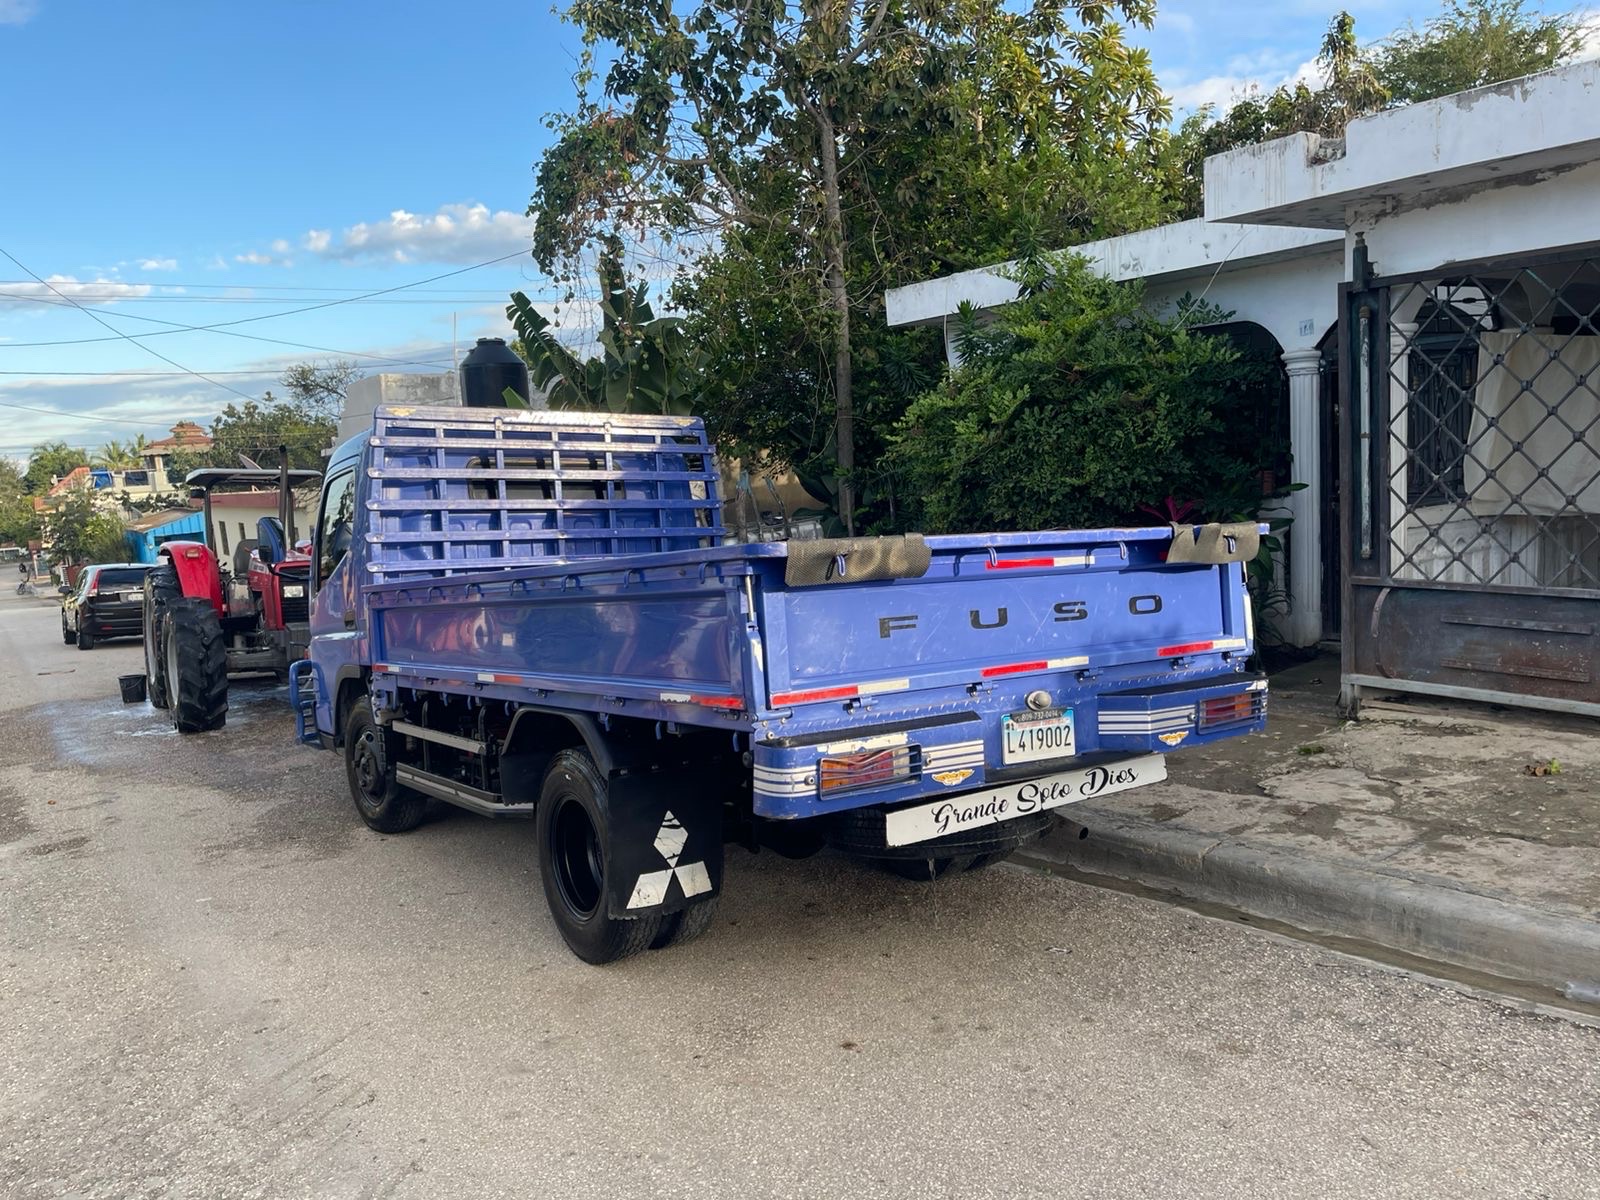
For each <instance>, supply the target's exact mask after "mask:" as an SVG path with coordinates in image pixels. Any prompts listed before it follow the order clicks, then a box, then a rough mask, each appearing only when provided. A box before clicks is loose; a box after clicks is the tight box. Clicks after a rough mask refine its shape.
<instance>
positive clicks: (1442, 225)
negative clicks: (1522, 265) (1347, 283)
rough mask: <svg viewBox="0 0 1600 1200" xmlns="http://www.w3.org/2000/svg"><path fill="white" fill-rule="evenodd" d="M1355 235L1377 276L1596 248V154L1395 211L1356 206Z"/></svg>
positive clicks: (1599, 221)
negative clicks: (1573, 164)
mask: <svg viewBox="0 0 1600 1200" xmlns="http://www.w3.org/2000/svg"><path fill="white" fill-rule="evenodd" d="M1596 99H1597V102H1600V97H1597V98H1596ZM1597 154H1600V151H1597ZM1357 233H1360V234H1361V235H1362V236H1363V237H1365V239H1366V243H1367V253H1368V255H1369V256H1370V258H1371V259H1372V263H1373V267H1374V269H1375V270H1376V271H1377V273H1378V274H1380V275H1405V274H1410V273H1412V272H1415V271H1431V270H1433V269H1434V268H1435V267H1441V266H1448V265H1449V264H1451V263H1458V262H1474V261H1479V260H1482V259H1487V258H1503V257H1512V256H1525V255H1535V254H1547V253H1552V252H1554V251H1558V250H1567V249H1572V248H1577V247H1584V246H1595V245H1600V159H1597V161H1594V162H1590V163H1588V164H1586V165H1584V166H1581V167H1577V168H1574V169H1572V170H1569V171H1563V172H1561V173H1558V174H1554V175H1549V176H1545V177H1541V178H1537V179H1529V180H1524V181H1522V182H1521V183H1518V184H1516V185H1512V186H1501V187H1487V188H1483V189H1480V190H1476V191H1473V192H1470V193H1468V194H1466V195H1462V196H1456V197H1453V198H1451V199H1450V200H1448V201H1441V202H1439V203H1435V204H1431V205H1428V206H1425V207H1420V208H1412V209H1407V210H1404V211H1401V212H1393V213H1388V212H1382V211H1376V210H1373V209H1363V208H1362V207H1357V208H1356V209H1355V211H1354V213H1353V214H1352V219H1351V231H1350V240H1351V244H1352V245H1353V243H1354V238H1355V235H1356V234H1357Z"/></svg>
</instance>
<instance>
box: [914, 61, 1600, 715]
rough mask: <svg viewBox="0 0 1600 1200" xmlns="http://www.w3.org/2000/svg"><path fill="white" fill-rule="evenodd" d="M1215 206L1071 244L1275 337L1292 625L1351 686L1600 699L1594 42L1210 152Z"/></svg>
mask: <svg viewBox="0 0 1600 1200" xmlns="http://www.w3.org/2000/svg"><path fill="white" fill-rule="evenodd" d="M1205 212H1206V219H1205V220H1203V221H1189V222H1183V223H1181V224H1176V225H1169V226H1165V227H1162V228H1158V229H1151V230H1147V231H1144V232H1142V233H1137V234H1132V235H1129V236H1126V237H1120V238H1112V239H1108V240H1106V241H1102V242H1096V243H1091V244H1089V245H1085V246H1079V247H1076V248H1075V249H1076V250H1077V251H1078V252H1080V253H1082V254H1085V255H1086V256H1087V257H1088V258H1089V259H1090V260H1091V262H1093V263H1095V264H1096V265H1097V266H1098V267H1099V269H1100V270H1102V271H1104V272H1105V273H1106V274H1108V275H1109V276H1111V277H1113V278H1117V279H1136V278H1137V279H1142V280H1144V281H1145V283H1146V288H1147V292H1148V295H1149V297H1150V300H1151V302H1152V303H1153V304H1156V305H1163V304H1170V303H1171V302H1173V301H1174V300H1176V299H1177V298H1178V297H1180V296H1182V295H1183V294H1184V293H1186V292H1187V293H1191V294H1193V295H1197V296H1200V295H1203V296H1204V297H1205V298H1206V299H1207V300H1208V301H1211V302H1214V303H1216V304H1217V305H1219V306H1221V307H1222V308H1224V309H1229V310H1232V311H1233V313H1234V316H1235V320H1237V321H1242V322H1251V323H1254V324H1255V325H1258V326H1260V327H1261V328H1262V329H1264V330H1265V331H1267V333H1269V334H1270V335H1271V336H1272V338H1273V339H1274V340H1275V341H1276V343H1277V346H1278V349H1279V351H1280V353H1281V354H1282V357H1283V362H1284V369H1285V373H1286V376H1287V393H1288V406H1289V425H1290V430H1291V444H1292V452H1293V461H1294V476H1295V478H1296V480H1298V481H1301V482H1304V483H1306V484H1307V485H1308V487H1307V488H1306V489H1305V490H1304V491H1300V492H1298V493H1295V494H1294V495H1293V496H1292V497H1291V500H1290V506H1291V509H1292V511H1293V515H1294V518H1295V521H1294V525H1293V527H1292V532H1291V536H1290V550H1289V558H1290V561H1289V586H1290V589H1291V592H1292V596H1293V610H1292V612H1291V614H1290V617H1289V620H1288V622H1287V628H1286V633H1287V635H1288V637H1289V639H1290V640H1291V641H1293V642H1295V643H1298V644H1302V645H1309V644H1312V643H1314V642H1316V641H1318V640H1319V639H1321V638H1323V637H1327V636H1332V637H1336V638H1338V639H1339V640H1340V641H1341V644H1342V654H1343V677H1344V684H1345V687H1344V692H1345V699H1346V702H1347V704H1348V705H1349V706H1350V707H1351V708H1354V707H1355V706H1356V705H1357V704H1358V703H1359V700H1360V698H1361V694H1362V692H1363V691H1364V690H1372V689H1379V688H1381V689H1383V690H1389V691H1419V692H1429V693H1433V694H1437V695H1446V696H1460V697H1466V698H1475V699H1482V700H1494V701H1499V702H1504V703H1512V704H1527V705H1533V706H1537V707H1545V708H1553V709H1561V710H1565V711H1574V712H1582V713H1586V714H1590V715H1600V369H1597V368H1600V349H1597V348H1600V66H1597V65H1596V64H1595V63H1582V64H1577V65H1574V66H1570V67H1564V68H1560V69H1557V70H1554V71H1548V72H1544V73H1542V74H1539V75H1534V76H1529V77H1527V78H1524V79H1518V80H1514V81H1512V82H1510V83H1507V84H1501V85H1498V86H1494V87H1487V88H1480V89H1477V90H1475V91H1471V92H1464V93H1461V94H1459V95H1455V96H1449V97H1445V98H1443V99H1441V100H1435V101H1431V102H1429V103H1426V104H1419V105H1414V106H1411V107H1408V108H1402V109H1397V110H1394V111H1391V112H1384V113H1379V114H1376V115H1374V116H1371V117H1366V118H1363V119H1361V120H1358V121H1354V122H1352V123H1351V124H1350V126H1349V127H1348V128H1347V129H1346V131H1345V136H1344V137H1343V138H1339V139H1331V138H1320V137H1317V136H1315V135H1311V134H1297V135H1295V136H1292V137H1287V138H1281V139H1278V140H1276V141H1272V142H1267V143H1264V144H1261V145H1257V146H1249V147H1243V148H1240V149H1238V150H1233V151H1230V152H1228V153H1226V154H1221V155H1217V156H1216V157H1214V158H1212V159H1210V160H1208V161H1207V163H1206V164H1205ZM1015 296H1016V290H1015V286H1014V285H1013V284H1012V283H1010V281H1009V280H1007V279H1006V278H1005V276H1004V269H1003V267H1002V268H997V269H996V270H991V271H969V272H964V273H962V274H960V275H954V276H951V277H949V278H946V279H940V280H935V281H932V282H929V283H925V284H919V285H916V286H913V287H906V288H899V289H895V290H893V291H891V292H890V293H889V294H888V296H887V297H886V303H887V309H888V317H889V321H890V323H891V324H893V325H909V324H945V325H947V324H948V322H949V320H950V318H951V317H952V316H953V315H954V314H955V313H956V311H957V309H958V308H959V305H960V304H961V302H962V301H968V302H970V303H972V304H974V305H975V306H977V307H979V308H994V307H996V306H999V305H1002V304H1004V303H1006V302H1008V301H1010V300H1012V299H1014V298H1015Z"/></svg>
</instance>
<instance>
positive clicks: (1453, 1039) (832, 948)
mask: <svg viewBox="0 0 1600 1200" xmlns="http://www.w3.org/2000/svg"><path fill="white" fill-rule="evenodd" d="M56 619H57V618H56V613H55V609H54V607H53V606H50V605H45V604H40V603H35V602H31V601H25V600H22V599H17V600H15V601H14V602H13V601H12V600H11V598H10V597H0V650H3V652H4V653H5V655H6V656H7V661H8V662H9V663H10V664H11V665H12V667H13V670H12V685H11V687H10V688H8V689H7V690H6V691H5V693H4V694H3V697H0V745H3V746H4V747H5V749H6V753H5V755H4V757H3V760H0V1195H5V1196H7V1197H18V1198H33V1197H46V1196H90V1197H101V1196H104V1197H122V1196H195V1197H200V1196H204V1197H230V1196H261V1197H279V1196H336V1197H346V1196H349V1197H362V1196H404V1197H430V1198H432V1197H442V1196H483V1197H487V1196H537V1195H547V1194H548V1195H561V1196H574V1197H583V1196H616V1195H634V1194H649V1195H656V1196H679V1195H684V1196H687V1195H695V1196H705V1195H735V1194H736V1195H740V1196H849V1197H871V1196H900V1195H905V1194H908V1193H913V1194H919V1195H933V1196H963V1197H964V1196H1008V1197H1009V1196H1052V1197H1068V1196H1083V1197H1096V1198H1117V1197H1148V1196H1158V1195H1159V1196H1163V1197H1190V1196H1192V1197H1207V1198H1212V1197H1219V1196H1250V1195H1260V1196H1273V1197H1299V1196H1306V1197H1312V1196H1315V1197H1346V1196H1349V1197H1357V1196H1359V1197H1368V1196H1384V1197H1430V1198H1431V1197H1438V1196H1451V1197H1494V1198H1497V1200H1498V1198H1503V1197H1552V1198H1554V1197H1561V1198H1566V1197H1586V1196H1600V1030H1596V1029H1593V1028H1588V1027H1585V1026H1582V1025H1578V1024H1573V1023H1569V1022H1566V1021H1563V1020H1559V1019H1554V1018H1550V1017H1545V1016H1539V1015H1531V1014H1527V1013H1522V1012H1518V1011H1514V1010H1512V1009H1509V1008H1506V1007H1503V1006H1501V1005H1498V1004H1495V1003H1493V1002H1489V1001H1486V1000H1483V999H1477V998H1473V997H1469V996H1466V995H1462V994H1458V993H1455V992H1452V991H1447V990H1443V989H1441V988H1438V987H1435V986H1432V985H1429V984H1427V983H1424V982H1420V981H1417V980H1414V979H1411V978H1407V977H1404V976H1400V975H1396V974H1392V973H1387V972H1383V971H1380V970H1378V969H1376V968H1372V967H1368V966H1365V965H1363V964H1360V963H1358V962H1355V961H1353V960H1350V959H1347V958H1344V957H1341V956H1339V955H1336V954H1333V953H1330V952H1328V951H1325V950H1322V949H1319V948H1317V947H1314V946H1306V945H1300V944H1295V943H1290V942H1286V941H1282V940H1278V939H1274V938H1270V937H1266V936H1263V935H1260V934H1257V933H1255V932H1253V931H1251V930H1248V929H1241V928H1239V927H1237V926H1233V925H1228V924H1224V923H1221V922H1215V921H1209V920H1206V919H1204V918H1201V917H1197V916H1195V915H1193V914H1191V913H1188V912H1184V911H1182V910H1179V909H1173V908H1168V907H1164V906H1162V905H1159V904H1156V903H1152V902H1150V901H1146V900H1142V899H1138V898H1134V897H1130V896H1126V895H1121V894H1116V893H1111V892H1105V891H1100V890H1096V889H1093V888H1088V887H1084V886H1081V885H1078V884H1074V883H1071V882H1067V881H1063V880H1060V879H1054V878H1048V877H1043V876H1039V875H1034V874H1030V873H1027V872H1023V871H1020V870H1016V869H1012V868H1009V867H1007V868H999V869H995V870H991V871H989V872H985V873H980V874H976V875H970V876H965V877H962V878H959V879H955V880H947V881H941V882H940V883H939V884H937V885H935V886H932V887H928V886H919V885H915V884H910V883H905V882H902V881H899V880H896V879H891V878H886V877H884V876H881V875H878V874H875V873H873V872H871V871H869V870H866V869H863V868H861V867H858V866H856V865H854V864H852V863H849V862H846V861H843V860H840V859H838V858H834V857H828V856H824V857H820V858H817V859H812V860H809V861H806V862H799V863H794V862H788V861H785V860H781V859H776V858H773V857H771V856H768V855H762V856H760V857H753V856H750V855H747V854H745V853H743V852H742V851H737V850H732V851H730V858H729V869H728V878H727V885H726V891H725V895H724V897H723V900H722V905H721V909H720V913H719V919H718V922H717V923H716V925H714V926H713V928H712V930H711V931H710V933H708V934H707V935H706V936H705V937H704V938H703V939H701V940H700V941H697V942H695V943H693V944H691V945H689V946H685V947H681V948H679V949H676V950H673V951H668V952H663V953H658V954H646V955H642V956H640V957H638V958H635V959H631V960H628V961H626V962H624V963H621V964H618V965H617V966H615V967H611V968H603V969H597V968H592V967H587V966H585V965H584V964H582V963H580V962H578V961H577V960H576V959H574V958H572V957H571V955H569V954H568V953H567V952H566V950H565V948H564V947H563V946H562V944H561V942H560V940H559V938H558V936H557V935H556V933H555V931H554V929H553V928H552V927H551V925H550V923H549V921H548V920H547V918H546V916H545V913H544V910H543V900H542V896H541V894H540V889H539V886H538V879H537V874H536V869H535V865H534V855H533V847H532V828H531V826H530V825H528V824H526V823H522V824H496V823H492V822H489V821H486V820H482V819H479V818H475V817H470V816H466V815H446V816H443V817H442V818H440V819H439V820H436V821H434V822H432V823H430V824H428V825H426V826H424V827H423V828H422V829H419V830H418V831H416V832H415V833H412V834H409V835H406V836H403V837H381V836H378V835H374V834H371V833H369V832H368V831H366V830H365V828H364V827H362V826H361V825H360V823H359V822H358V821H357V819H356V817H355V814H354V812H353V810H352V808H351V806H350V802H349V800H348V798H347V797H346V795H345V793H344V788H343V778H342V774H343V773H342V769H341V766H340V763H339V761H338V760H337V759H336V758H335V757H334V756H332V755H329V754H321V753H317V752H314V751H311V750H308V749H303V748H300V747H297V746H295V745H294V743H293V741H292V739H291V735H290V728H291V721H290V718H289V713H288V711H287V707H286V703H285V698H284V692H283V691H282V690H280V689H275V688H273V687H271V686H270V685H267V684H257V685H239V686H237V687H236V688H235V692H234V698H233V704H234V707H233V709H232V711H231V712H230V714H229V719H228V725H227V727H226V728H225V729H223V730H221V731H219V732H218V733H215V734H207V735H201V736H198V737H191V738H180V737H178V736H177V735H175V734H172V733H170V732H168V731H167V730H166V727H165V726H164V724H163V722H162V720H161V718H160V715H159V714H156V713H155V712H153V711H152V710H151V709H149V708H148V707H147V706H143V705H140V706H128V707H124V706H123V705H122V704H121V703H120V702H119V701H118V699H117V687H116V676H117V675H118V674H120V673H124V672H131V671H135V670H138V669H139V667H140V664H141V661H142V659H141V651H140V648H139V646H138V645H137V643H111V644H109V645H106V646H104V647H99V648H96V649H95V650H93V651H88V652H80V651H78V650H76V649H75V648H73V647H69V646H64V645H62V644H61V642H60V640H59V635H58V633H57V631H56V628H55V621H56Z"/></svg>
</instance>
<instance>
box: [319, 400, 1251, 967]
mask: <svg viewBox="0 0 1600 1200" xmlns="http://www.w3.org/2000/svg"><path fill="white" fill-rule="evenodd" d="M712 455H713V449H712V447H711V445H710V444H709V443H708V442H707V440H706V434H705V430H704V427H703V426H702V424H701V423H700V422H699V421H698V420H697V419H694V418H679V417H668V416H625V415H613V414H589V413H570V412H569V413H548V412H538V411H527V410H520V409H515V410H514V409H508V408H481V407H478V408H461V407H450V408H395V407H389V408H379V409H378V410H377V412H376V413H375V415H374V417H373V424H372V427H371V431H370V432H368V433H365V434H363V435H361V436H359V437H356V438H353V439H351V440H350V441H348V442H346V443H345V444H344V445H342V446H341V447H339V448H338V449H337V450H335V451H334V453H333V455H332V457H331V459H330V460H329V463H328V469H327V473H326V475H325V478H324V482H323V487H322V499H321V506H320V512H319V515H318V520H317V526H316V531H315V548H314V553H313V566H314V570H313V585H314V588H315V595H314V599H313V602H312V606H311V618H310V619H311V630H310V633H311V641H310V648H309V651H308V653H307V658H306V659H305V660H304V661H301V662H297V663H295V664H294V668H293V683H292V695H293V697H294V702H295V706H296V709H297V712H298V725H299V735H300V738H301V740H302V741H305V742H307V743H309V744H312V745H320V746H322V747H324V748H326V749H334V750H341V751H342V752H343V754H344V759H345V767H346V773H347V775H348V779H349V785H350V792H351V795H352V797H353V798H354V800H355V805H356V809H357V810H358V811H359V813H360V815H361V818H362V819H363V820H364V821H365V822H366V823H367V824H368V825H369V826H371V827H372V828H373V829H376V830H379V831H381V832H383V833H401V832H404V831H406V830H410V829H412V828H414V827H416V826H417V825H418V824H420V823H421V822H422V821H423V819H424V817H425V815H426V814H427V811H428V808H429V805H430V804H431V803H433V802H436V801H443V802H445V803H448V804H452V805H457V806H459V807H461V808H465V809H468V810H470V811H472V812H474V813H479V814H482V815H484V816H490V817H531V818H532V819H533V820H534V821H535V823H536V830H537V845H538V856H539V867H540V873H541V875H542V877H543V884H544V890H545V897H546V900H547V902H548V904H549V907H550V912H551V914H552V916H553V918H554V920H555V923H556V925H557V926H558V927H559V929H560V931H561V935H562V937H563V938H564V939H565V940H566V942H567V944H568V946H570V947H571V948H572V950H573V951H574V952H575V953H576V954H577V955H578V956H579V957H580V958H582V959H585V960H586V961H588V962H592V963H604V962H610V961H612V960H615V959H618V958H622V957H623V956H625V955H628V954H631V953H633V952H635V951H637V950H641V949H645V948H653V949H659V948H661V947H664V946H668V945H671V944H674V943H676V942H679V941H683V940H685V939H687V938H689V937H692V936H694V935H695V934H697V933H699V932H700V931H702V930H703V929H704V928H705V927H706V925H707V924H708V922H709V920H710V915H711V911H712V907H713V902H714V901H715V899H716V897H717V894H718V892H719V890H720V888H721V886H722V878H723V847H724V845H725V844H728V843H737V844H742V845H744V846H745V847H747V848H749V849H752V850H754V849H756V848H758V847H763V846H764V847H768V848H771V849H774V850H776V851H778V852H780V853H783V854H787V855H791V856H801V855H804V854H806V853H810V852H814V851H816V850H818V849H821V848H822V847H823V846H824V845H830V844H831V845H832V846H834V847H836V848H838V849H840V850H842V851H844V852H846V853H849V854H854V855H858V856H862V857H866V858H870V859H875V860H878V861H880V862H881V863H882V864H883V865H885V866H886V867H888V868H889V869H891V870H894V871H896V872H898V873H900V874H903V875H907V876H908V877H918V878H924V879H929V878H933V877H935V876H937V875H939V874H941V873H943V872H946V871H950V870H962V869H971V868H974V867H978V866H980V865H983V864H986V863H989V862H992V861H994V860H996V859H997V858H1000V857H1003V856H1004V855H1006V854H1007V853H1009V852H1010V851H1012V850H1014V849H1016V848H1017V847H1018V846H1020V845H1022V844H1024V843H1026V842H1028V841H1030V840H1032V839H1034V838H1037V837H1039V836H1041V835H1042V834H1043V833H1045V831H1046V830H1047V829H1049V828H1050V826H1051V823H1052V821H1053V820H1054V819H1055V815H1056V813H1057V812H1058V810H1060V809H1061V808H1062V806H1064V805H1068V804H1071V803H1073V802H1074V801H1078V800H1083V799H1087V798H1091V797H1099V796H1105V795H1108V794H1110V793H1113V792H1118V791H1123V790H1125V789H1128V788H1134V787H1141V786H1143V785H1145V784H1149V783H1154V782H1156V781H1158V780H1161V779H1163V778H1165V777H1166V761H1165V758H1164V757H1163V756H1164V754H1165V753H1166V752H1167V751H1169V750H1173V749H1176V748H1178V747H1180V746H1192V745H1196V744H1199V743H1205V742H1210V741H1214V740H1216V739H1218V738H1224V737H1232V736H1235V735H1237V734H1243V733H1249V732H1252V731H1255V730H1258V729H1260V728H1261V727H1262V725H1263V723H1264V720H1265V713H1266V701H1267V692H1266V681H1265V680H1264V679H1263V678H1261V677H1260V676H1259V675H1257V674H1254V673H1252V672H1250V671H1249V670H1247V669H1246V665H1245V663H1246V659H1247V658H1248V657H1249V655H1250V652H1251V643H1252V630H1251V617H1250V606H1249V599H1248V595H1247V593H1246V590H1245V581H1244V568H1243V566H1242V562H1243V560H1245V559H1246V558H1248V557H1249V556H1251V555H1253V554H1254V553H1255V550H1256V540H1257V537H1258V534H1259V530H1258V529H1257V527H1256V526H1254V525H1240V526H1201V527H1198V528H1196V527H1181V528H1178V529H1173V528H1159V529H1132V528H1130V529H1097V530H1088V531H1072V532H1045V533H1005V534H972V535H962V536H953V537H926V538H924V537H921V536H916V535H909V536H904V537H883V538H855V539H822V540H794V541H789V542H773V543H757V544H750V545H727V544H724V542H725V536H724V530H723V527H722V523H721V522H722V516H721V511H722V510H721V505H720V503H719V499H718V494H717V493H718V472H717V470H716V467H715V464H714V462H713V458H712Z"/></svg>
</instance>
